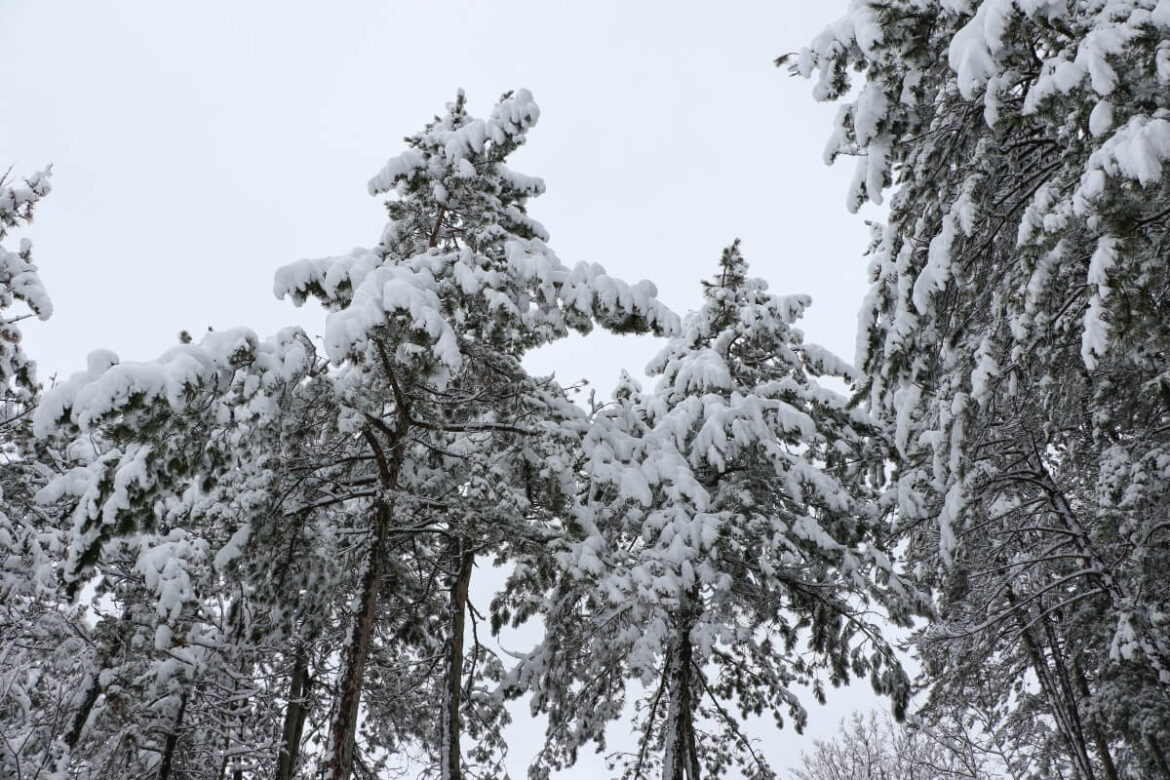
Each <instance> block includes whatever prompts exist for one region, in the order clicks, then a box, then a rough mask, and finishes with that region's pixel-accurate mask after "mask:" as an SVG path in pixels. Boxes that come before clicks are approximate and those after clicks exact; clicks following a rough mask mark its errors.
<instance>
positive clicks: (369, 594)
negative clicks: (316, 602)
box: [329, 501, 390, 780]
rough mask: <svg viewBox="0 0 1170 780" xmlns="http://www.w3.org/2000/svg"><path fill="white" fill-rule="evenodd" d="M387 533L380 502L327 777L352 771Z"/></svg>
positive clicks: (343, 779) (339, 779)
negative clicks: (363, 678)
mask: <svg viewBox="0 0 1170 780" xmlns="http://www.w3.org/2000/svg"><path fill="white" fill-rule="evenodd" d="M389 530H390V507H388V506H387V505H386V503H385V502H384V501H379V502H378V504H377V508H376V510H375V511H374V522H373V528H372V529H371V531H372V534H371V535H372V539H371V540H370V546H369V549H368V550H367V552H366V566H365V572H364V574H363V575H362V584H361V591H360V600H359V602H358V608H357V612H356V613H355V614H354V616H353V628H352V630H351V631H350V638H349V642H348V643H347V644H346V647H345V650H344V655H343V664H342V669H341V678H340V680H339V682H338V692H337V693H338V699H337V712H336V715H335V717H334V719H333V729H332V731H333V735H332V740H331V743H332V755H331V756H330V759H329V764H330V768H329V777H330V778H332V780H347V779H348V778H349V774H350V772H351V770H352V769H353V751H354V740H355V738H356V732H357V721H358V711H359V710H360V708H361V696H362V677H363V676H364V674H365V671H366V658H367V657H368V656H369V652H370V639H371V637H372V636H373V634H374V625H375V623H376V622H377V613H378V590H379V586H380V584H381V582H382V569H383V567H384V566H385V560H386V537H387V535H388V533H389Z"/></svg>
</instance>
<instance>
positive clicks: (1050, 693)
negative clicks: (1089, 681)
mask: <svg viewBox="0 0 1170 780" xmlns="http://www.w3.org/2000/svg"><path fill="white" fill-rule="evenodd" d="M1007 601H1008V604H1010V605H1011V606H1012V608H1013V609H1012V611H1013V614H1014V616H1015V618H1016V623H1017V624H1018V625H1019V627H1020V637H1021V638H1022V639H1023V641H1024V647H1025V648H1027V650H1028V657H1029V658H1031V660H1032V668H1033V670H1034V671H1035V672H1036V677H1037V679H1038V680H1039V681H1040V687H1041V688H1042V689H1043V690H1044V695H1045V698H1046V699H1047V700H1048V707H1049V710H1050V711H1051V712H1052V717H1053V720H1055V721H1056V728H1057V731H1059V732H1060V735H1061V737H1062V738H1063V740H1064V743H1065V746H1066V747H1067V748H1068V754H1069V758H1070V759H1072V762H1073V769H1074V771H1075V772H1076V773H1077V777H1079V778H1080V780H1096V774H1095V773H1094V772H1093V764H1092V762H1091V761H1090V760H1089V752H1088V748H1087V747H1086V746H1085V739H1084V735H1083V733H1082V732H1081V729H1080V723H1079V718H1077V715H1076V710H1075V707H1076V702H1068V701H1067V700H1066V698H1065V697H1064V696H1062V695H1061V691H1060V684H1059V683H1058V682H1057V681H1056V680H1054V679H1053V673H1052V670H1051V669H1050V668H1049V667H1048V660H1047V657H1046V654H1045V652H1044V648H1043V647H1042V645H1041V644H1040V642H1039V640H1038V639H1037V638H1036V636H1034V635H1033V633H1032V627H1031V626H1030V625H1029V618H1030V617H1031V615H1030V613H1028V612H1026V611H1025V610H1024V609H1023V608H1022V607H1020V606H1019V602H1018V599H1017V598H1016V594H1015V592H1014V591H1013V590H1012V589H1011V588H1010V587H1009V588H1008V589H1007ZM1070 704H1071V705H1072V706H1071V707H1070V706H1069V705H1070ZM1070 709H1071V710H1072V711H1071V712H1070Z"/></svg>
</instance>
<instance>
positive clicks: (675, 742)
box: [662, 591, 699, 780]
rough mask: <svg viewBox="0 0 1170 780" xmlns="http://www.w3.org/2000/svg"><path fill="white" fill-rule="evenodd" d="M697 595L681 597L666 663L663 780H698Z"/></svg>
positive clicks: (693, 592)
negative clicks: (693, 640)
mask: <svg viewBox="0 0 1170 780" xmlns="http://www.w3.org/2000/svg"><path fill="white" fill-rule="evenodd" d="M696 598H697V593H696V592H695V591H692V592H690V593H687V594H685V595H684V597H683V598H682V600H681V603H680V604H679V618H678V623H677V627H676V629H675V635H674V638H673V640H672V641H671V647H670V654H669V656H668V657H667V659H666V674H667V675H668V676H669V683H668V688H669V691H670V701H669V704H668V705H667V710H666V735H665V736H666V750H665V754H664V755H663V761H662V778H663V780H699V751H698V745H697V744H696V742H695V710H696V709H697V707H698V701H696V700H695V696H694V688H695V679H694V673H695V659H694V650H693V647H692V646H691V628H692V627H693V626H694V624H695V618H696V612H697V604H696V603H695V602H696Z"/></svg>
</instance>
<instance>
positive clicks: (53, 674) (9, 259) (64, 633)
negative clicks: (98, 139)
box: [0, 169, 89, 777]
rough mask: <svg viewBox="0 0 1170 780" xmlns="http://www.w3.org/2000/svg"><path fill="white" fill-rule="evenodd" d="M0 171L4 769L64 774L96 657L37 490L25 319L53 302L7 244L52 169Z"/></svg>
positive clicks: (0, 735) (20, 251)
mask: <svg viewBox="0 0 1170 780" xmlns="http://www.w3.org/2000/svg"><path fill="white" fill-rule="evenodd" d="M11 173H12V172H11V169H10V170H8V171H6V172H5V173H4V174H3V175H0V775H4V776H6V777H7V776H18V775H19V776H22V777H56V776H59V775H58V774H57V772H58V770H59V769H60V767H61V766H62V765H63V764H64V763H65V761H66V759H65V756H67V754H68V751H69V747H71V745H72V742H73V736H72V724H71V723H70V722H69V721H68V719H67V718H66V717H64V715H65V714H66V713H68V712H69V708H70V705H71V703H72V701H73V699H74V696H75V691H76V687H77V685H78V682H79V681H80V680H81V679H82V678H83V677H84V675H85V673H86V670H87V664H88V660H89V658H88V648H87V641H86V640H87V637H86V632H85V630H84V626H83V625H81V624H80V623H78V622H77V620H76V614H75V613H74V612H71V611H69V610H67V609H66V608H65V605H63V604H62V599H61V594H60V592H59V589H58V587H57V571H58V569H59V566H58V564H57V557H58V556H57V553H58V551H59V547H60V543H61V539H60V535H59V534H58V533H57V531H56V528H55V527H54V525H53V523H52V521H51V518H49V517H47V516H46V515H45V513H43V512H41V511H39V509H38V508H37V507H36V506H35V504H34V502H33V500H32V499H33V495H34V494H35V493H36V491H37V490H38V489H39V488H40V486H41V485H42V484H43V483H44V481H45V479H46V477H47V474H48V473H49V472H50V469H49V467H48V466H47V465H45V463H44V462H42V461H45V462H51V460H52V452H51V451H50V450H49V449H47V448H44V447H38V446H36V444H35V442H34V440H33V437H32V435H31V432H30V425H29V416H30V414H31V412H32V410H33V409H34V408H35V407H36V402H37V399H38V397H39V394H40V386H39V384H38V383H37V380H36V372H35V366H34V364H33V362H32V360H31V359H30V358H29V356H28V355H27V354H26V353H25V352H24V350H23V349H22V346H21V340H22V339H21V335H22V334H21V328H20V324H19V323H20V322H22V321H23V320H25V319H27V318H29V317H34V316H35V317H39V318H40V319H42V320H43V319H47V318H48V317H49V316H50V315H51V314H52V304H51V302H50V300H49V297H48V294H47V292H46V290H45V287H44V285H43V284H42V282H41V279H40V276H39V275H38V272H37V267H36V265H35V264H34V263H33V261H32V244H31V243H30V242H29V241H28V239H27V238H25V239H21V241H20V244H19V246H18V248H17V249H16V250H15V251H13V250H11V249H9V248H8V247H5V246H4V245H3V242H4V240H5V239H7V238H8V234H9V231H11V230H13V229H14V228H19V227H21V226H23V225H24V224H25V223H27V222H29V221H30V220H31V219H32V216H33V209H34V207H35V206H36V205H37V203H38V202H39V201H40V200H41V199H42V198H43V197H45V196H46V195H47V194H48V193H49V189H50V187H49V174H50V171H49V169H45V170H44V171H42V172H39V173H36V174H34V175H32V176H30V177H29V178H28V179H26V180H24V182H23V183H18V182H16V181H13V180H12V179H11Z"/></svg>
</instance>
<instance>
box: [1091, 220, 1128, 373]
mask: <svg viewBox="0 0 1170 780" xmlns="http://www.w3.org/2000/svg"><path fill="white" fill-rule="evenodd" d="M1119 246H1120V242H1119V241H1118V240H1117V239H1116V238H1114V237H1112V236H1104V237H1102V238H1101V239H1100V240H1099V241H1098V242H1097V249H1096V251H1095V252H1093V257H1092V258H1091V259H1090V261H1089V275H1088V279H1087V280H1086V281H1087V282H1088V283H1089V284H1091V285H1095V288H1096V289H1095V290H1094V292H1093V294H1092V296H1091V297H1090V298H1089V308H1088V309H1087V310H1086V311H1085V318H1084V323H1083V327H1084V330H1083V332H1082V335H1081V359H1082V360H1083V361H1084V363H1085V368H1087V369H1088V370H1090V371H1092V370H1093V369H1095V368H1096V367H1097V360H1098V358H1100V357H1101V356H1103V355H1104V354H1105V352H1106V349H1107V348H1108V346H1109V323H1108V322H1107V321H1106V319H1105V312H1106V306H1105V299H1106V298H1107V297H1108V296H1109V278H1108V273H1109V269H1110V268H1112V267H1113V266H1114V264H1115V263H1116V262H1117V250H1118V247H1119Z"/></svg>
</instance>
